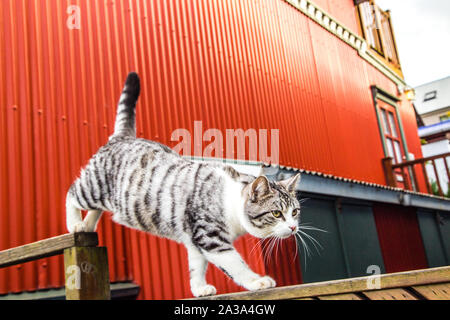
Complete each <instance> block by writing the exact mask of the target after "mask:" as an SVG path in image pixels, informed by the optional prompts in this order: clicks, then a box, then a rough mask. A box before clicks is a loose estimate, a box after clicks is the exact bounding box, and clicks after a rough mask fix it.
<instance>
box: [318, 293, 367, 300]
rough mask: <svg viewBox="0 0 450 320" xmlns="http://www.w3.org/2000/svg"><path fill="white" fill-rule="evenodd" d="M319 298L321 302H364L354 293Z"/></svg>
mask: <svg viewBox="0 0 450 320" xmlns="http://www.w3.org/2000/svg"><path fill="white" fill-rule="evenodd" d="M317 298H319V300H363V298H361V297H359V296H357V295H356V294H354V293H344V294H333V295H331V296H320V297H317Z"/></svg>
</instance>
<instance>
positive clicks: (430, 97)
mask: <svg viewBox="0 0 450 320" xmlns="http://www.w3.org/2000/svg"><path fill="white" fill-rule="evenodd" d="M436 96H437V91H436V90H434V91H430V92H427V93H425V97H424V98H423V102H426V101H430V100H433V99H436Z"/></svg>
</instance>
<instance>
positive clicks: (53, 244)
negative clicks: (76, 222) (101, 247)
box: [0, 232, 98, 268]
mask: <svg viewBox="0 0 450 320" xmlns="http://www.w3.org/2000/svg"><path fill="white" fill-rule="evenodd" d="M97 245H98V237H97V233H95V232H80V233H68V234H64V235H61V236H57V237H53V238H49V239H45V240H41V241H37V242H33V243H30V244H26V245H23V246H20V247H16V248H12V249H8V250H4V251H1V252H0V268H4V267H8V266H12V265H15V264H20V263H24V262H28V261H32V260H36V259H41V258H46V257H51V256H54V255H58V254H62V253H63V251H64V249H67V248H70V247H75V246H77V247H95V246H97Z"/></svg>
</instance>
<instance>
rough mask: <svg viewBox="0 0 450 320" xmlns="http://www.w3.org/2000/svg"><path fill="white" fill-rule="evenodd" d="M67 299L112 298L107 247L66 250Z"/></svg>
mask: <svg viewBox="0 0 450 320" xmlns="http://www.w3.org/2000/svg"><path fill="white" fill-rule="evenodd" d="M64 270H65V277H66V299H67V300H110V299H111V291H110V285H109V270H108V256H107V252H106V248H105V247H72V248H68V249H65V250H64Z"/></svg>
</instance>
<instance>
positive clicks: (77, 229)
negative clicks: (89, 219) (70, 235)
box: [73, 221, 87, 233]
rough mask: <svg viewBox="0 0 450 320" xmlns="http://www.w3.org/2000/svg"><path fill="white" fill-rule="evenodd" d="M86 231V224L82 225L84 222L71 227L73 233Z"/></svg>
mask: <svg viewBox="0 0 450 320" xmlns="http://www.w3.org/2000/svg"><path fill="white" fill-rule="evenodd" d="M86 231H87V226H86V223H84V221H82V222H78V223H77V224H76V225H75V226H74V227H73V232H74V233H75V232H86Z"/></svg>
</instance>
